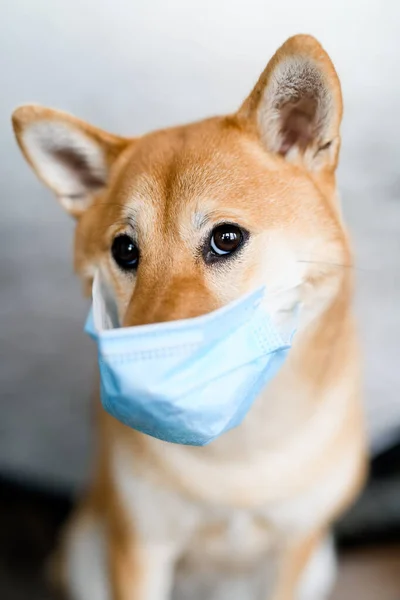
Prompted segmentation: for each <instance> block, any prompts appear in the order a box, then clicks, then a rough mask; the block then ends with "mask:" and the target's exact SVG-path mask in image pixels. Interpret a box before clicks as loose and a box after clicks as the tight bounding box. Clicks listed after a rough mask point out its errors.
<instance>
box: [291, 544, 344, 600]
mask: <svg viewBox="0 0 400 600" xmlns="http://www.w3.org/2000/svg"><path fill="white" fill-rule="evenodd" d="M336 570H337V568H336V557H335V550H334V546H333V541H332V539H331V537H327V538H326V539H325V540H324V541H323V543H322V544H321V545H320V546H319V547H318V548H317V549H316V551H315V552H314V554H313V555H312V557H311V559H310V561H309V563H308V565H307V567H306V569H305V571H304V572H303V575H302V578H301V581H300V585H299V589H298V593H297V596H296V600H325V599H327V598H328V597H329V594H330V592H331V591H332V588H333V585H334V583H335V577H336Z"/></svg>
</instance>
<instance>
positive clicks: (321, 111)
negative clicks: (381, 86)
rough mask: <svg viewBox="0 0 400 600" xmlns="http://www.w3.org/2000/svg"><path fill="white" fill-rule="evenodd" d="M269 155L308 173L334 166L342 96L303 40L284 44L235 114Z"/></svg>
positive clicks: (315, 49)
mask: <svg viewBox="0 0 400 600" xmlns="http://www.w3.org/2000/svg"><path fill="white" fill-rule="evenodd" d="M238 118H239V120H240V121H241V122H242V123H243V125H244V126H245V127H246V126H247V127H248V126H251V127H252V128H253V129H254V130H256V132H257V134H258V135H259V136H260V138H261V140H262V142H263V144H264V145H265V147H266V149H267V150H268V151H269V152H273V153H276V154H280V155H281V156H283V157H285V158H286V160H288V161H290V162H295V163H301V164H303V165H304V166H305V167H306V168H307V169H309V170H313V171H320V170H323V169H328V170H330V171H333V170H334V169H335V167H336V164H337V159H338V153H339V146H340V138H339V127H340V122H341V118H342V94H341V89H340V82H339V78H338V76H337V74H336V71H335V68H334V66H333V64H332V62H331V60H330V58H329V56H328V55H327V53H326V52H325V51H324V49H323V48H322V47H321V45H320V44H319V43H318V42H317V40H315V39H314V38H313V37H311V36H308V35H296V36H294V37H292V38H290V39H288V40H287V41H286V42H285V44H283V46H282V47H281V48H279V50H278V51H277V52H276V54H275V56H274V57H273V58H272V59H271V61H270V62H269V64H268V66H267V68H266V69H265V71H264V72H263V73H262V75H261V77H260V79H259V80H258V82H257V84H256V86H255V87H254V89H253V91H252V92H251V94H250V96H249V97H248V98H247V99H246V100H245V102H244V104H243V105H242V107H241V108H240V110H239V112H238Z"/></svg>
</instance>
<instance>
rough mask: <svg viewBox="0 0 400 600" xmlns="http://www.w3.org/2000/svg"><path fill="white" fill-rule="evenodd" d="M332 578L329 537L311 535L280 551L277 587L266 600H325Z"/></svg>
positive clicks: (331, 585)
mask: <svg viewBox="0 0 400 600" xmlns="http://www.w3.org/2000/svg"><path fill="white" fill-rule="evenodd" d="M335 574H336V560H335V553H334V548H333V544H332V542H331V539H330V537H329V536H327V535H326V532H325V531H315V532H312V533H310V534H308V535H305V536H304V537H302V538H299V539H297V540H293V541H292V542H290V543H288V544H287V545H286V546H285V547H284V548H283V549H282V552H281V556H280V560H279V564H278V577H277V580H276V585H275V588H274V590H273V592H272V594H270V595H269V596H268V598H267V600H327V598H328V597H329V594H330V592H331V590H332V587H333V584H334V580H335Z"/></svg>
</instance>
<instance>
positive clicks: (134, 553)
mask: <svg viewBox="0 0 400 600" xmlns="http://www.w3.org/2000/svg"><path fill="white" fill-rule="evenodd" d="M109 525H110V527H109V532H108V552H109V554H108V558H109V577H110V591H111V600H169V598H170V595H171V589H172V585H173V578H174V568H175V556H176V554H175V551H174V548H173V547H171V545H170V544H169V543H167V542H163V541H149V540H144V539H140V537H138V536H137V535H136V534H135V533H134V531H132V530H131V529H130V528H128V529H125V530H124V531H121V530H120V526H119V525H117V524H115V523H110V524H109Z"/></svg>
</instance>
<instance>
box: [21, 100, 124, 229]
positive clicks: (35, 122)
mask: <svg viewBox="0 0 400 600" xmlns="http://www.w3.org/2000/svg"><path fill="white" fill-rule="evenodd" d="M12 122H13V127H14V132H15V135H16V138H17V141H18V144H19V146H20V148H21V151H22V153H23V154H24V156H25V158H26V160H27V161H28V163H29V164H30V165H31V166H32V168H33V169H34V171H35V172H36V174H37V175H38V177H39V178H40V179H41V180H42V181H43V182H44V183H45V184H46V185H47V186H48V187H49V188H50V189H51V190H53V192H54V193H55V194H56V195H57V197H58V199H59V201H60V203H61V204H62V206H63V207H64V208H65V210H66V211H67V212H69V213H70V214H72V215H73V216H75V217H79V216H80V215H81V214H82V213H83V212H84V211H85V210H86V208H87V207H88V206H90V204H91V203H92V200H93V198H94V195H95V194H96V193H98V192H99V191H100V190H101V189H103V188H105V187H106V185H107V182H108V177H109V171H110V168H111V166H112V164H113V163H114V161H115V160H116V158H117V157H118V156H119V154H120V153H121V152H122V150H123V149H124V148H126V147H127V145H128V144H129V143H131V141H132V140H127V139H124V138H120V137H118V136H114V135H111V134H109V133H106V132H104V131H101V130H100V129H97V128H95V127H92V126H91V125H88V124H86V123H84V122H83V121H80V120H79V119H76V118H74V117H72V116H71V115H68V114H66V113H64V112H61V111H55V110H51V109H48V108H43V107H41V106H32V105H28V106H22V107H21V108H18V109H17V110H16V111H15V112H14V114H13V116H12Z"/></svg>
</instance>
